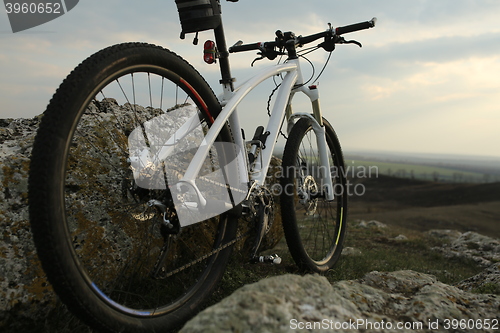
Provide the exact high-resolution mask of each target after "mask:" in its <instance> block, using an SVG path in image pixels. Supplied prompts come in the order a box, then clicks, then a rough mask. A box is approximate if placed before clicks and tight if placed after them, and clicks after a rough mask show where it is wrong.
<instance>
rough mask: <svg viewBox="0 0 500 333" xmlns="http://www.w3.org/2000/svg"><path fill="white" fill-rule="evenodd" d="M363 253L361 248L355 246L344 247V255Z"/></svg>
mask: <svg viewBox="0 0 500 333" xmlns="http://www.w3.org/2000/svg"><path fill="white" fill-rule="evenodd" d="M361 254H362V253H361V250H360V249H356V248H354V247H349V246H347V247H344V248H343V249H342V255H343V256H360V255H361Z"/></svg>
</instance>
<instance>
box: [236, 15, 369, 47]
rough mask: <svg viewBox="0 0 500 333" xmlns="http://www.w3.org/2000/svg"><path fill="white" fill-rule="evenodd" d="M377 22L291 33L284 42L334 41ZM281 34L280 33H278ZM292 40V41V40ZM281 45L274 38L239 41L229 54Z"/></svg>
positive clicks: (299, 43) (280, 42) (298, 43)
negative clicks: (247, 41)
mask: <svg viewBox="0 0 500 333" xmlns="http://www.w3.org/2000/svg"><path fill="white" fill-rule="evenodd" d="M376 22H377V18H375V17H374V18H373V19H371V20H370V21H366V22H361V23H356V24H352V25H347V26H344V27H338V28H335V29H328V30H326V31H323V32H320V33H316V34H313V35H309V36H299V37H295V35H293V33H288V34H291V37H290V36H289V39H288V40H286V41H285V42H287V41H289V40H294V39H295V45H300V46H302V45H305V44H309V43H312V42H314V41H316V40H318V39H320V38H326V39H335V36H340V35H343V34H346V33H351V32H355V31H359V30H364V29H369V28H373V27H375V23H376ZM279 33H281V32H279ZM292 38H294V39H292ZM338 40H339V43H342V41H341V40H342V39H341V38H339V39H338ZM281 44H283V41H282V40H279V38H276V41H274V42H265V43H252V44H243V42H241V41H239V42H238V43H236V44H235V45H233V46H232V47H230V48H229V52H230V53H237V52H245V51H252V50H262V48H265V49H274V48H275V47H276V46H284V45H281Z"/></svg>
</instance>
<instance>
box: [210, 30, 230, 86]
mask: <svg viewBox="0 0 500 333" xmlns="http://www.w3.org/2000/svg"><path fill="white" fill-rule="evenodd" d="M214 34H215V42H216V44H217V50H218V51H219V66H220V72H221V75H222V79H221V80H220V83H221V84H223V85H224V86H229V87H230V89H231V91H233V90H234V85H233V82H234V81H235V79H234V78H233V77H232V75H231V68H230V66H229V51H228V49H227V44H226V36H225V34H224V27H223V25H222V23H221V24H220V25H219V26H218V27H217V28H215V30H214Z"/></svg>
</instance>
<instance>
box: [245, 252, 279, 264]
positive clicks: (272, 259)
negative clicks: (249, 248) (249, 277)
mask: <svg viewBox="0 0 500 333" xmlns="http://www.w3.org/2000/svg"><path fill="white" fill-rule="evenodd" d="M250 262H251V263H252V264H257V263H265V264H271V265H279V264H281V257H280V256H279V255H277V254H271V255H268V256H255V257H253V258H252V259H251V260H250Z"/></svg>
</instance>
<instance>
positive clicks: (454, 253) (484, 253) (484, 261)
mask: <svg viewBox="0 0 500 333" xmlns="http://www.w3.org/2000/svg"><path fill="white" fill-rule="evenodd" d="M437 234H438V235H439V234H441V235H446V234H448V235H451V234H453V233H451V232H448V231H445V232H440V231H435V230H434V231H433V233H432V234H431V235H437ZM455 236H456V234H453V236H445V237H441V238H446V239H448V240H452V242H451V243H450V244H449V245H448V244H443V245H442V246H440V247H435V248H433V249H434V250H436V251H439V252H441V253H443V254H444V255H445V256H446V257H449V258H452V257H465V258H469V259H472V260H474V261H476V262H477V263H479V264H480V265H482V266H483V267H489V266H491V265H492V264H493V263H495V262H500V241H499V240H498V239H494V238H491V237H488V236H484V235H480V234H478V233H477V232H472V231H468V232H465V233H463V234H460V235H459V236H458V237H455ZM438 237H439V236H438Z"/></svg>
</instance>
